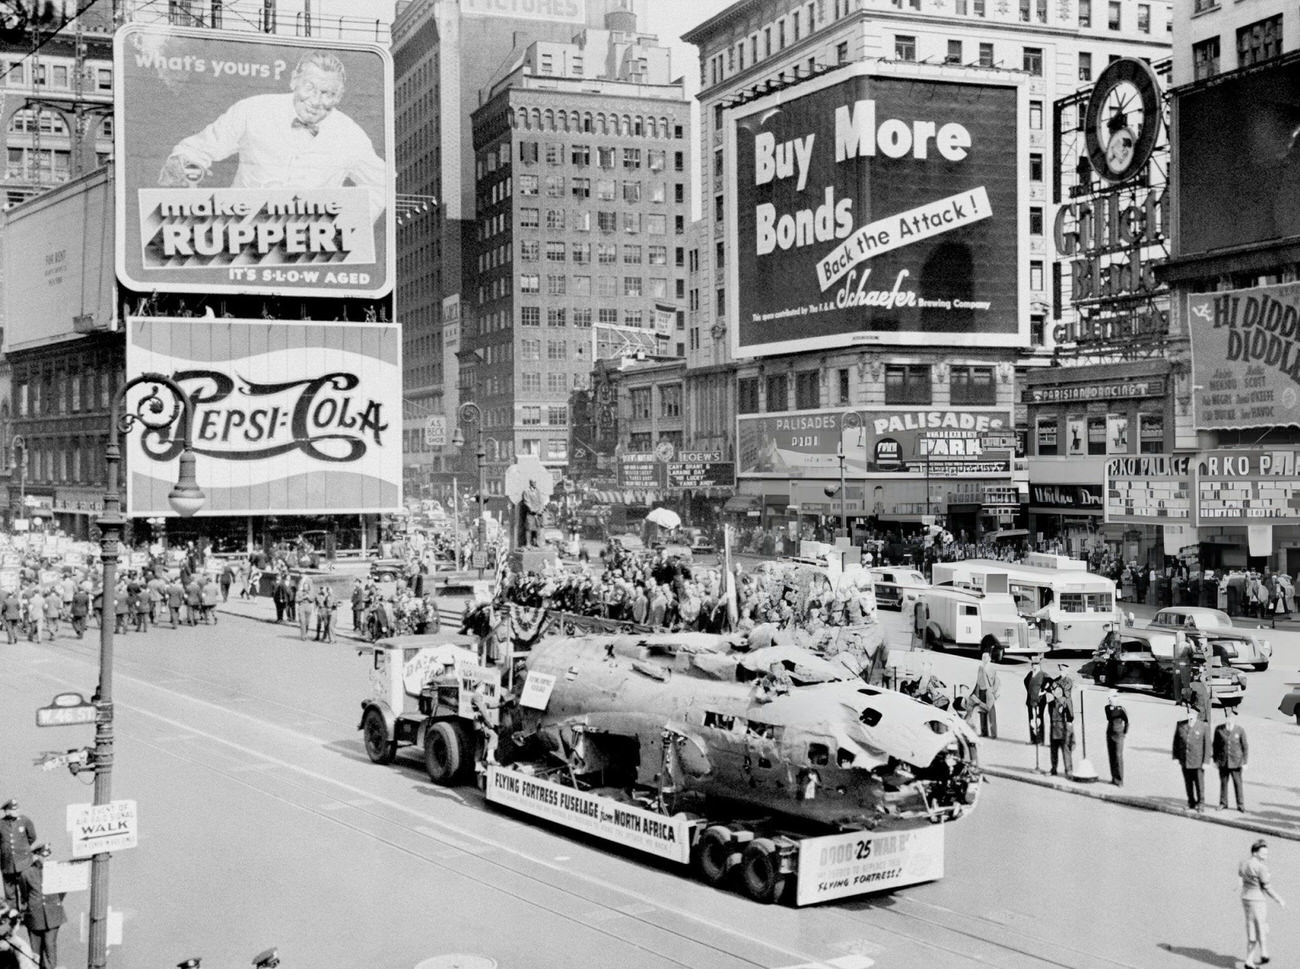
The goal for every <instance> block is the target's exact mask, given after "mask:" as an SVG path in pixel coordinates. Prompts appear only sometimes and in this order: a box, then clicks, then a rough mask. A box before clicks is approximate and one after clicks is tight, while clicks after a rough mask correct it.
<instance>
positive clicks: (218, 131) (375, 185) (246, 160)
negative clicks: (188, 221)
mask: <svg viewBox="0 0 1300 969" xmlns="http://www.w3.org/2000/svg"><path fill="white" fill-rule="evenodd" d="M346 82H347V71H346V70H345V69H344V66H343V63H342V62H341V61H340V60H339V59H338V58H337V57H335V56H334V55H333V54H331V53H328V52H325V51H314V52H311V53H308V54H304V55H303V56H302V58H301V59H300V60H299V61H298V64H297V66H296V67H295V68H294V71H293V75H292V77H291V78H290V82H289V86H290V92H289V93H287V94H260V95H254V96H253V97H248V98H244V99H243V100H241V101H237V102H235V103H234V104H233V105H231V106H230V107H229V108H228V109H227V110H226V112H225V113H224V114H222V115H221V117H219V118H217V120H215V121H213V122H212V123H211V124H210V125H208V126H207V127H206V128H204V129H203V130H202V131H200V132H198V133H197V134H194V135H191V136H189V137H188V138H184V139H182V140H181V141H180V142H179V143H178V144H177V145H176V146H175V147H174V148H173V149H172V151H171V154H170V155H169V156H168V158H167V161H166V162H165V163H164V164H163V167H162V172H161V173H160V175H159V176H158V184H159V185H160V186H163V187H165V188H187V187H190V188H193V187H198V185H199V183H200V182H201V181H202V180H203V178H204V177H205V176H207V175H208V174H209V172H210V170H211V168H212V164H213V163H214V162H218V161H221V160H222V159H225V158H229V157H230V156H232V155H234V154H236V153H238V155H239V168H238V169H237V170H236V172H235V178H234V181H233V182H232V183H231V185H230V187H231V188H248V189H267V188H291V189H328V188H336V187H339V186H342V185H344V184H352V185H356V186H358V187H361V188H365V189H367V190H368V192H369V195H370V211H371V216H372V217H373V218H378V217H379V215H380V214H381V213H382V212H383V211H384V206H385V185H386V180H387V166H386V165H385V164H384V161H383V159H381V158H380V157H379V156H378V155H377V154H375V149H374V146H373V145H372V144H371V141H370V138H369V136H368V135H367V134H366V133H365V131H364V130H362V128H361V126H360V125H358V124H357V123H356V122H355V121H353V120H352V119H351V118H349V117H348V116H347V115H346V114H344V113H343V112H342V111H339V110H338V106H339V104H340V102H341V101H342V100H343V95H344V91H345V89H346Z"/></svg>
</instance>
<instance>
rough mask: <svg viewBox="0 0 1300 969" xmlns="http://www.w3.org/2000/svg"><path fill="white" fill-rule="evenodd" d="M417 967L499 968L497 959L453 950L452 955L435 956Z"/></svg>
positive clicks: (423, 968) (432, 968)
mask: <svg viewBox="0 0 1300 969" xmlns="http://www.w3.org/2000/svg"><path fill="white" fill-rule="evenodd" d="M415 969H497V961H496V960H495V959H489V958H488V957H487V956H474V955H466V954H465V953H463V952H453V953H451V954H450V955H445V956H434V957H433V958H431V959H425V960H424V961H423V962H420V963H417V964H416V966H415Z"/></svg>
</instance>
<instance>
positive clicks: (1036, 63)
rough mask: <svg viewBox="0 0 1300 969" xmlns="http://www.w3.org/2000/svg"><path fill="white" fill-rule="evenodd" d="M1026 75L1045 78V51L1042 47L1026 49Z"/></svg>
mask: <svg viewBox="0 0 1300 969" xmlns="http://www.w3.org/2000/svg"><path fill="white" fill-rule="evenodd" d="M1024 60H1025V73H1026V74H1032V75H1033V76H1034V77H1042V76H1043V49H1042V48H1041V47H1026V48H1025V58H1024Z"/></svg>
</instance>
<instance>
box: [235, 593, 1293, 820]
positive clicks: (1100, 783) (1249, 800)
mask: <svg viewBox="0 0 1300 969" xmlns="http://www.w3.org/2000/svg"><path fill="white" fill-rule="evenodd" d="M218 609H219V610H220V611H221V612H222V613H225V614H229V615H235V616H241V617H243V618H245V619H251V620H255V621H258V622H266V623H270V624H272V625H274V623H275V607H274V606H273V605H272V604H271V600H270V599H266V598H258V599H251V600H249V599H238V598H235V597H233V596H232V597H231V599H230V600H229V601H228V602H226V603H224V604H222V605H221V606H218ZM1125 611H1126V612H1127V611H1132V612H1133V613H1134V614H1135V616H1136V617H1137V621H1138V623H1139V625H1141V624H1144V623H1145V622H1146V621H1148V620H1149V619H1150V618H1151V617H1152V616H1153V615H1154V614H1155V610H1154V609H1152V608H1150V607H1144V606H1133V607H1131V609H1130V608H1126V609H1125ZM336 622H337V625H336V629H335V636H336V637H337V639H338V640H339V642H341V643H349V644H351V643H357V642H363V641H364V639H363V638H362V636H361V635H360V634H359V633H357V632H355V631H354V630H353V629H352V612H351V609H350V608H340V610H339V612H338V614H337V619H336ZM283 625H284V626H285V628H293V624H291V623H288V622H285V623H284V624H283ZM444 628H446V627H445V626H444ZM1272 638H1273V640H1274V643H1275V650H1276V648H1277V647H1278V646H1281V648H1282V649H1284V650H1297V651H1300V632H1297V633H1292V632H1289V631H1286V632H1284V631H1283V630H1282V629H1281V627H1280V626H1279V628H1278V630H1277V633H1276V634H1273V636H1272ZM1275 656H1276V651H1275ZM1283 661H1284V662H1290V661H1291V659H1290V658H1287V659H1285V660H1283ZM890 664H891V665H892V666H897V667H899V668H900V669H916V668H918V667H919V666H921V665H928V667H929V668H930V669H931V670H932V671H933V672H934V674H935V675H936V676H937V677H939V679H941V680H943V681H944V682H945V683H946V684H947V685H948V686H949V688H950V690H951V688H952V686H953V685H961V686H969V685H970V684H971V683H973V682H974V680H975V670H976V667H977V666H978V660H976V659H973V658H971V657H969V656H954V655H952V654H951V653H936V652H932V651H930V650H921V651H916V652H910V651H908V650H906V649H897V648H896V649H894V651H893V655H892V656H891V657H890ZM1054 664H1055V660H1052V659H1049V660H1046V661H1045V662H1044V669H1045V670H1046V671H1048V672H1052V671H1054V669H1055V666H1054ZM1074 665H1077V664H1074ZM997 669H998V674H999V676H1000V678H1001V686H1002V690H1001V696H1000V698H999V699H998V703H997V713H998V739H996V740H992V739H988V738H982V739H981V741H980V746H979V755H980V763H981V766H982V767H983V768H984V772H985V774H987V775H988V776H989V777H990V778H995V779H998V780H1012V781H1020V782H1023V783H1028V784H1038V785H1039V786H1041V787H1050V788H1053V789H1055V790H1058V791H1064V792H1066V793H1069V794H1075V795H1079V796H1082V797H1092V798H1097V799H1100V800H1104V801H1110V802H1112V803H1115V804H1118V805H1124V806H1127V807H1131V808H1139V809H1143V810H1148V811H1163V812H1165V813H1166V814H1173V815H1178V816H1182V817H1187V818H1195V819H1197V820H1201V821H1204V822H1206V823H1209V824H1221V825H1226V826H1229V827H1234V828H1239V829H1240V830H1242V831H1252V832H1257V833H1260V834H1265V835H1270V836H1272V837H1275V838H1285V839H1288V840H1292V841H1300V756H1297V755H1298V754H1300V725H1296V724H1294V723H1286V722H1283V721H1280V720H1265V719H1263V718H1261V717H1256V716H1250V715H1248V714H1242V715H1240V716H1239V717H1238V719H1239V721H1240V723H1241V726H1242V727H1243V728H1244V729H1245V731H1246V737H1247V741H1248V743H1249V746H1250V759H1249V763H1248V764H1247V767H1246V769H1245V795H1246V812H1245V813H1244V814H1243V813H1239V812H1238V811H1237V809H1236V801H1233V800H1230V802H1229V803H1230V807H1229V808H1228V810H1226V811H1220V810H1218V809H1217V807H1216V805H1217V804H1218V796H1219V777H1218V771H1217V770H1216V769H1215V768H1214V766H1213V765H1210V767H1209V768H1207V769H1206V771H1205V812H1204V813H1203V814H1197V813H1196V812H1194V811H1189V810H1188V809H1187V806H1186V805H1187V798H1186V795H1185V794H1184V791H1183V779H1182V773H1181V771H1180V770H1179V769H1178V765H1177V764H1176V763H1175V762H1174V760H1173V756H1172V745H1173V737H1174V727H1175V726H1176V725H1177V723H1178V721H1179V719H1180V718H1181V710H1182V708H1181V707H1178V706H1176V705H1175V704H1173V703H1170V702H1169V701H1167V700H1161V699H1156V698H1154V697H1149V696H1145V695H1143V694H1140V693H1125V692H1121V693H1120V703H1121V704H1122V705H1123V707H1124V708H1125V710H1127V711H1128V717H1129V734H1128V740H1127V743H1126V744H1125V748H1124V786H1123V787H1122V788H1120V787H1115V786H1114V785H1112V784H1111V783H1110V768H1109V765H1108V763H1107V758H1106V716H1105V714H1104V713H1103V707H1104V706H1105V704H1106V694H1107V693H1108V692H1109V690H1106V689H1099V688H1097V687H1094V686H1092V685H1091V683H1090V682H1089V681H1087V680H1082V679H1080V678H1078V677H1076V678H1075V679H1076V683H1077V684H1079V688H1078V689H1076V692H1075V724H1074V728H1075V737H1076V742H1075V748H1074V767H1075V770H1076V772H1077V771H1078V768H1079V766H1080V762H1081V761H1082V760H1083V759H1084V758H1083V752H1084V744H1085V742H1086V744H1087V752H1088V760H1089V761H1090V762H1091V764H1092V766H1093V768H1094V770H1095V772H1096V774H1097V778H1098V779H1097V780H1096V781H1093V782H1091V783H1087V782H1082V781H1074V780H1070V779H1067V778H1065V777H1064V776H1057V777H1053V776H1051V775H1050V774H1049V773H1048V771H1049V768H1050V763H1049V761H1050V752H1049V749H1048V747H1047V745H1046V744H1043V745H1041V746H1039V747H1037V748H1035V747H1034V746H1033V745H1031V744H1030V743H1029V722H1028V718H1027V716H1026V713H1025V688H1024V675H1025V673H1026V672H1028V669H1029V667H1028V665H1027V664H1011V663H1008V664H1004V665H1002V666H999V667H998V668H997ZM1222 722H1223V711H1222V710H1220V709H1217V708H1216V709H1215V711H1214V716H1213V719H1212V721H1211V726H1212V727H1213V726H1215V725H1217V724H1219V723H1222Z"/></svg>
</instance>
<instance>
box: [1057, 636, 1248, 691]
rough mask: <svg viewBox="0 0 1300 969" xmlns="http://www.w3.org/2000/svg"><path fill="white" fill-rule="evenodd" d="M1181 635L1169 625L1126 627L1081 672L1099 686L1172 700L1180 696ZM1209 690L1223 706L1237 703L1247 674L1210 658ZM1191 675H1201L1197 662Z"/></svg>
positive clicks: (1112, 637)
mask: <svg viewBox="0 0 1300 969" xmlns="http://www.w3.org/2000/svg"><path fill="white" fill-rule="evenodd" d="M1180 648H1181V644H1180V642H1179V638H1178V636H1177V634H1176V633H1175V632H1174V631H1173V630H1168V629H1132V628H1125V629H1123V630H1119V631H1116V632H1114V633H1112V634H1111V635H1110V636H1109V637H1107V642H1106V643H1105V644H1103V645H1102V647H1101V648H1100V649H1098V650H1097V652H1096V653H1095V654H1094V655H1093V658H1092V659H1091V660H1089V661H1088V662H1087V663H1084V664H1083V666H1082V667H1081V668H1080V670H1079V673H1080V675H1081V676H1084V677H1088V678H1090V679H1092V680H1093V681H1095V682H1096V684H1097V685H1098V686H1107V687H1110V688H1112V689H1125V690H1140V691H1142V692H1145V693H1151V694H1154V695H1155V696H1162V697H1165V698H1166V699H1169V700H1180V699H1182V698H1181V697H1180V696H1179V673H1180V667H1179V664H1180V662H1181V661H1180V659H1179V657H1178V650H1179V649H1180ZM1209 663H1210V664H1211V665H1210V694H1211V696H1212V697H1213V701H1214V702H1215V703H1216V704H1218V705H1220V706H1235V705H1236V704H1238V703H1240V702H1241V701H1242V698H1243V697H1245V695H1246V677H1245V676H1243V675H1242V674H1241V673H1240V672H1238V671H1237V670H1234V669H1232V668H1231V667H1229V666H1227V665H1226V664H1225V663H1224V662H1223V660H1222V659H1221V658H1220V657H1219V656H1217V655H1216V656H1212V657H1211V658H1210V659H1209ZM1192 675H1193V676H1197V675H1199V670H1198V668H1197V666H1196V665H1195V664H1194V665H1193V669H1192Z"/></svg>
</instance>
